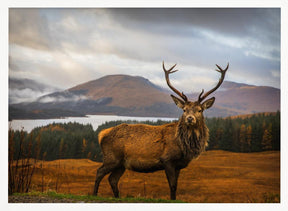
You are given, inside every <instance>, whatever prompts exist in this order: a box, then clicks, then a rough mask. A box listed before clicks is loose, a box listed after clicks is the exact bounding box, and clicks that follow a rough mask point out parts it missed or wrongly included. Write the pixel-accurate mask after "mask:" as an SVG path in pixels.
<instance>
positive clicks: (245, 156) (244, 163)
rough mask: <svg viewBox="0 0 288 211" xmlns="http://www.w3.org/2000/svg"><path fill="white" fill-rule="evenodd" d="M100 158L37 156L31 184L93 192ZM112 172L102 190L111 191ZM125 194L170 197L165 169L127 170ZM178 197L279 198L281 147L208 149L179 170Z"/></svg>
mask: <svg viewBox="0 0 288 211" xmlns="http://www.w3.org/2000/svg"><path fill="white" fill-rule="evenodd" d="M100 165H101V163H97V162H93V161H90V160H88V159H79V160H72V159H68V160H56V161H45V162H42V161H39V162H38V163H37V168H36V170H35V172H34V175H33V179H32V187H31V189H32V190H35V191H51V190H53V191H57V192H58V193H66V194H76V195H91V194H92V192H93V186H94V180H95V176H96V171H97V168H98V167H99V166H100ZM107 177H108V176H106V177H104V179H103V180H102V182H101V184H100V188H99V196H101V197H112V196H113V194H112V190H111V188H110V186H109V183H108V178H107ZM119 189H120V194H121V197H135V198H136V197H141V198H157V199H159V198H161V199H169V187H168V183H167V180H166V176H165V173H164V171H159V172H155V173H148V174H144V173H136V172H132V171H127V170H126V172H125V174H124V175H123V176H122V177H121V179H120V182H119ZM177 199H179V200H181V201H185V202H191V203H212V202H214V203H234V202H237V203H249V202H250V203H263V202H274V203H275V202H276V203H277V202H280V152H278V151H277V152H275V151H269V152H260V153H233V152H226V151H207V152H205V153H203V154H202V155H201V156H200V158H199V159H198V160H193V161H192V162H191V163H190V164H189V166H188V167H187V168H186V169H183V170H182V171H181V173H180V176H179V181H178V191H177Z"/></svg>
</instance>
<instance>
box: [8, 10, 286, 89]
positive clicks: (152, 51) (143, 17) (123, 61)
mask: <svg viewBox="0 0 288 211" xmlns="http://www.w3.org/2000/svg"><path fill="white" fill-rule="evenodd" d="M280 29H281V25H280V9H277V8H274V9H269V8H262V9H248V8H246V9H237V8H235V9H215V8H212V9H207V8H206V9H188V8H183V9H173V8H172V9H143V8H142V9H91V8H89V9H48V8H43V9H28V8H25V9H15V8H10V9H9V77H10V78H27V79H32V80H35V81H37V82H40V83H44V84H48V85H50V86H54V87H58V88H60V89H67V88H70V87H72V86H75V85H77V84H80V83H84V82H87V81H90V80H94V79H97V78H99V77H102V76H104V75H108V74H129V75H137V76H143V77H145V78H148V79H149V80H150V81H151V82H153V83H156V84H157V85H160V86H161V87H166V84H165V80H164V75H163V70H162V61H165V64H166V66H167V67H169V66H171V65H173V64H175V63H177V69H179V72H177V73H175V74H174V75H173V76H171V80H173V82H172V83H173V84H174V85H175V86H176V87H177V88H178V89H180V90H182V91H184V93H189V92H200V91H201V89H202V88H204V89H209V88H211V86H213V85H214V84H215V83H216V82H217V81H218V78H219V73H218V72H216V71H214V70H215V64H218V65H220V66H222V67H223V68H224V67H226V65H227V63H228V62H229V63H230V68H229V70H228V71H229V72H228V73H227V76H226V77H227V78H226V80H229V81H235V82H241V83H248V84H254V85H265V86H273V87H276V88H280V46H281V44H280Z"/></svg>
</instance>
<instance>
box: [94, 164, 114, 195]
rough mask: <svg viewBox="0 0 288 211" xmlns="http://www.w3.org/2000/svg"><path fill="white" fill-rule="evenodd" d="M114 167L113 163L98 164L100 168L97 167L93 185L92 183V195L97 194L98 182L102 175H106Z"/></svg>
mask: <svg viewBox="0 0 288 211" xmlns="http://www.w3.org/2000/svg"><path fill="white" fill-rule="evenodd" d="M115 168H116V166H115V165H105V164H103V165H102V166H100V168H98V170H97V175H96V180H95V185H94V191H93V195H95V196H97V194H98V189H99V184H100V182H101V180H102V179H103V177H104V176H105V175H107V174H109V173H110V172H112V171H113V170H114V169H115Z"/></svg>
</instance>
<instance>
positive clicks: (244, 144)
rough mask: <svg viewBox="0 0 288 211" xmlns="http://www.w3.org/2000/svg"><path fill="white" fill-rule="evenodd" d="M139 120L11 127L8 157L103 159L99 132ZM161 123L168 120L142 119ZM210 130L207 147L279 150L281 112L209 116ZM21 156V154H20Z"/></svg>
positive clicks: (153, 123) (240, 150)
mask: <svg viewBox="0 0 288 211" xmlns="http://www.w3.org/2000/svg"><path fill="white" fill-rule="evenodd" d="M124 122H125V123H128V124H137V123H139V122H137V121H111V122H106V123H104V124H102V125H100V126H99V127H98V129H97V130H96V131H94V130H93V128H92V126H91V125H81V124H79V123H66V124H55V123H54V124H50V125H48V126H44V127H38V128H34V129H33V130H32V131H31V132H30V133H27V132H25V131H23V130H21V131H19V130H17V131H14V130H11V129H10V130H9V160H19V159H22V158H28V157H30V158H35V159H39V160H48V161H49V160H57V159H68V158H69V159H70V158H73V159H79V158H88V159H91V160H93V161H102V154H101V149H100V146H99V144H98V134H99V132H100V131H101V130H102V129H105V128H109V127H113V126H116V125H118V124H121V123H124ZM141 123H144V124H151V125H162V124H165V123H167V122H165V121H161V120H158V121H157V122H151V121H145V122H141ZM206 124H207V126H208V128H209V130H210V139H209V146H208V148H207V150H226V151H232V152H247V153H248V152H260V151H268V150H276V151H279V150H280V112H276V113H261V114H255V115H251V116H247V117H241V116H240V117H233V118H232V117H229V118H207V119H206ZM20 156H21V157H20Z"/></svg>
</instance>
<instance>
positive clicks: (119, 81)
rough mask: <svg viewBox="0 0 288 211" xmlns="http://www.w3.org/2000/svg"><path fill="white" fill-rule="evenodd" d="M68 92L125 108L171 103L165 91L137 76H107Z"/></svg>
mask: <svg viewBox="0 0 288 211" xmlns="http://www.w3.org/2000/svg"><path fill="white" fill-rule="evenodd" d="M68 91H70V92H75V91H78V92H82V93H85V95H86V96H87V97H88V98H89V99H92V100H98V99H101V98H107V97H108V98H112V100H111V102H109V103H108V104H107V105H110V106H121V107H125V108H129V107H146V106H151V105H153V104H155V103H160V102H162V103H163V102H165V103H171V100H170V96H169V95H167V94H166V93H165V90H163V89H161V88H160V87H157V86H156V85H154V84H153V83H151V82H150V81H149V80H148V79H145V78H143V77H139V76H135V77H134V76H128V75H108V76H104V77H102V78H100V79H98V80H93V81H89V82H87V83H84V84H81V85H78V86H75V87H72V88H70V89H68Z"/></svg>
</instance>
